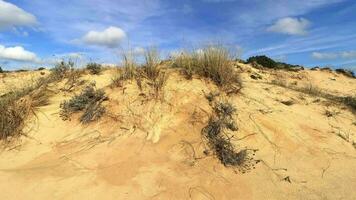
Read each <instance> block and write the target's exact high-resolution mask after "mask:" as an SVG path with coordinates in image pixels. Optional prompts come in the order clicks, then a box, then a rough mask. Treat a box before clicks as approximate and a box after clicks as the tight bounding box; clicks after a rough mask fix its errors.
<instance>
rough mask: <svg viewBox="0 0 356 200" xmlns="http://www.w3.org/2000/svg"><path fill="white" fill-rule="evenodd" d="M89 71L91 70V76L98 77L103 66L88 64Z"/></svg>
mask: <svg viewBox="0 0 356 200" xmlns="http://www.w3.org/2000/svg"><path fill="white" fill-rule="evenodd" d="M86 68H87V70H89V72H90V74H94V75H98V74H100V73H101V71H102V66H101V65H100V64H98V63H88V64H87V67H86Z"/></svg>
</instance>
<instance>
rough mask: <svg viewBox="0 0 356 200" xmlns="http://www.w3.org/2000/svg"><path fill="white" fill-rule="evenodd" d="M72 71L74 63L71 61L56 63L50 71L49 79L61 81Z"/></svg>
mask: <svg viewBox="0 0 356 200" xmlns="http://www.w3.org/2000/svg"><path fill="white" fill-rule="evenodd" d="M73 70H74V62H72V61H68V62H65V61H61V62H60V63H57V64H56V66H55V67H54V68H53V69H51V75H50V76H51V78H52V79H54V80H62V79H64V78H66V77H67V76H68V74H69V73H70V72H71V71H73Z"/></svg>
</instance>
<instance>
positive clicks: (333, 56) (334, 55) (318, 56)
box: [312, 51, 356, 60]
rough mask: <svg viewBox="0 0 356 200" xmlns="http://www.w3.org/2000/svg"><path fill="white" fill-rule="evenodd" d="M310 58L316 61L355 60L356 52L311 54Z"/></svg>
mask: <svg viewBox="0 0 356 200" xmlns="http://www.w3.org/2000/svg"><path fill="white" fill-rule="evenodd" d="M312 57H313V58H315V59H318V60H333V59H355V58H356V51H342V52H333V53H320V52H313V53H312Z"/></svg>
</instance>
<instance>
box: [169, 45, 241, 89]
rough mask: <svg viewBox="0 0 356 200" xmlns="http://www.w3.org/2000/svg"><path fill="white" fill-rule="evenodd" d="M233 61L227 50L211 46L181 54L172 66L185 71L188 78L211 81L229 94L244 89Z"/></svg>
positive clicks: (175, 58) (175, 57)
mask: <svg viewBox="0 0 356 200" xmlns="http://www.w3.org/2000/svg"><path fill="white" fill-rule="evenodd" d="M232 60H234V58H233V56H232V53H231V52H230V51H229V50H228V49H227V48H225V47H224V46H221V45H210V46H206V47H204V48H201V49H198V50H195V51H192V52H188V51H183V52H181V53H180V54H178V55H176V56H174V57H173V65H172V66H173V67H176V68H181V69H183V73H184V74H185V75H186V76H187V77H188V78H191V77H192V76H193V74H197V75H199V76H202V77H206V78H209V79H211V80H212V81H214V82H215V84H216V85H218V86H220V87H222V88H223V89H224V90H226V91H227V92H228V93H230V92H231V93H233V92H238V91H239V90H240V89H241V88H242V81H241V79H240V76H239V74H238V73H237V72H236V71H235V68H234V66H233V62H232Z"/></svg>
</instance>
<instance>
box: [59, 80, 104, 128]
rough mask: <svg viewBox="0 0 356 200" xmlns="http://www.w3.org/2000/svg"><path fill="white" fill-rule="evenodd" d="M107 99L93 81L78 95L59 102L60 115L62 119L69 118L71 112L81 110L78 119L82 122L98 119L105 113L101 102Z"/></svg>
mask: <svg viewBox="0 0 356 200" xmlns="http://www.w3.org/2000/svg"><path fill="white" fill-rule="evenodd" d="M105 100H107V97H106V96H105V92H104V91H103V90H97V89H96V88H95V83H92V84H90V85H89V86H87V87H86V88H85V89H84V90H83V91H82V92H81V93H80V94H79V95H75V96H74V97H73V98H71V99H70V100H68V101H64V102H62V103H61V105H60V108H61V112H60V115H61V117H62V119H63V120H69V119H70V116H71V115H72V114H73V113H76V112H79V111H83V114H82V115H81V117H80V121H81V122H82V123H84V124H86V123H89V122H92V121H95V120H97V119H99V118H100V117H101V116H102V115H103V114H104V113H105V107H104V106H103V105H102V102H103V101H105Z"/></svg>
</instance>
